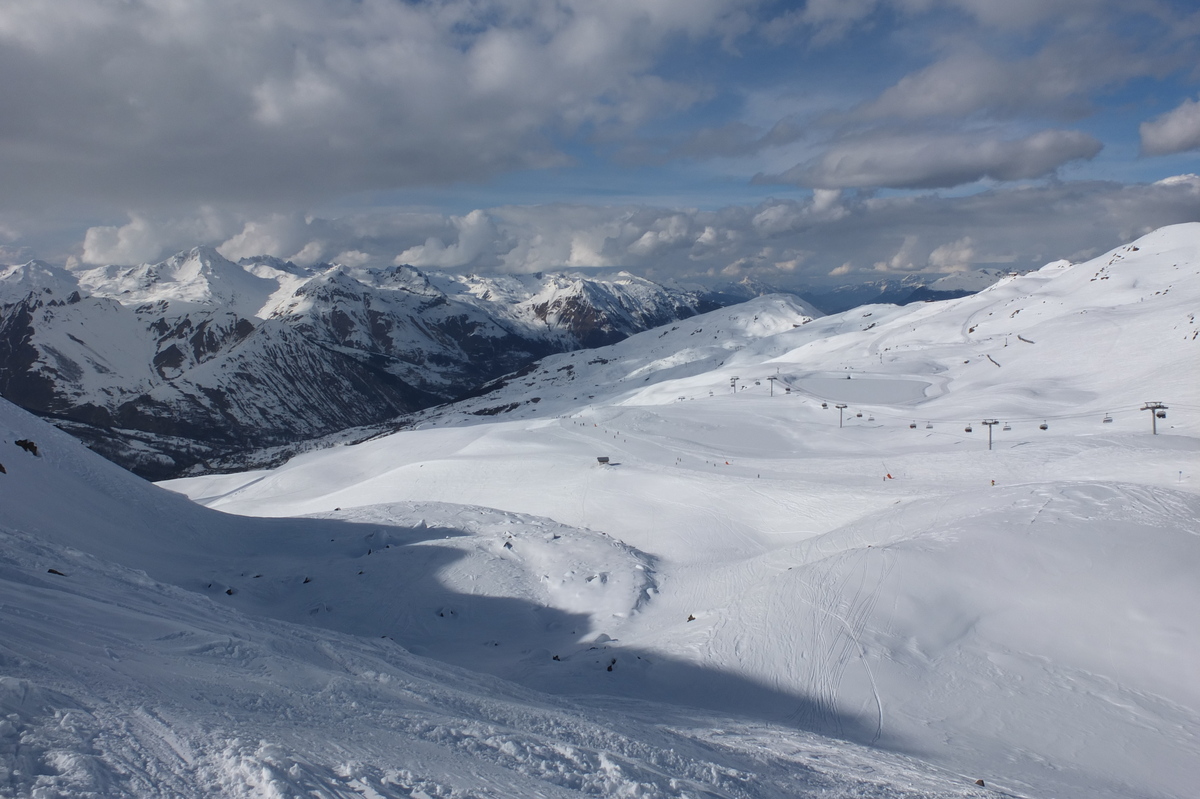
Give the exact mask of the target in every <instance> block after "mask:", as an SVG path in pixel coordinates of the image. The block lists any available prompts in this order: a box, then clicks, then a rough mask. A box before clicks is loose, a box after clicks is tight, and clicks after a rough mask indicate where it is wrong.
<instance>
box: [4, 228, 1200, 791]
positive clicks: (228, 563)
mask: <svg viewBox="0 0 1200 799" xmlns="http://www.w3.org/2000/svg"><path fill="white" fill-rule="evenodd" d="M1198 310H1200V224H1193V225H1181V226H1175V227H1171V228H1164V229H1162V230H1160V231H1157V232H1155V233H1152V234H1150V235H1148V236H1146V237H1144V238H1142V239H1140V240H1138V241H1135V242H1133V243H1132V244H1130V245H1127V246H1124V247H1121V248H1119V249H1117V250H1114V251H1113V252H1111V253H1107V254H1105V255H1103V256H1101V257H1099V258H1096V259H1094V260H1092V261H1089V262H1086V263H1081V264H1068V263H1065V262H1060V263H1055V264H1050V265H1048V266H1047V267H1045V268H1043V269H1042V270H1040V271H1038V272H1035V273H1031V274H1029V275H1025V276H1020V277H1010V278H1006V279H1004V280H1002V281H1000V283H998V284H996V285H994V286H992V287H990V288H988V289H986V290H984V291H982V292H980V293H979V294H976V295H973V296H971V297H966V298H963V299H959V300H951V301H945V302H937V303H928V304H923V305H917V306H907V307H903V308H899V307H894V306H871V307H865V308H856V309H854V310H852V311H849V312H846V313H843V314H839V315H836V316H829V317H821V316H820V315H819V314H817V313H816V312H815V311H814V310H813V309H811V308H809V307H808V306H806V305H804V304H803V303H800V302H798V301H796V300H795V299H794V298H786V297H780V296H774V297H763V298H760V299H758V300H755V301H753V302H751V303H747V304H744V305H740V306H736V307H733V308H727V309H724V310H721V311H717V312H713V313H711V314H707V315H704V316H700V317H695V318H693V319H690V320H687V321H685V322H680V323H676V324H674V325H671V326H669V327H667V328H660V329H658V330H652V331H648V332H646V333H643V334H639V335H637V336H634V337H631V338H629V339H627V340H626V341H624V342H621V343H620V344H617V345H613V346H612V347H607V348H604V349H601V350H591V351H586V352H578V353H574V354H568V355H561V356H555V357H552V358H549V359H547V360H545V361H543V362H540V363H539V364H538V365H536V366H535V367H534V368H532V369H530V370H527V371H526V373H524V374H521V375H518V376H514V377H512V378H510V379H509V380H507V381H506V383H505V384H504V385H501V386H498V387H496V388H495V390H494V391H492V392H490V393H488V394H485V395H483V396H480V397H476V398H474V399H472V400H468V401H466V402H463V403H459V404H457V405H453V406H446V407H443V408H440V409H435V410H433V411H430V412H427V413H425V414H424V415H422V416H421V417H420V418H418V419H416V420H414V424H413V426H412V429H408V430H405V431H403V432H400V433H396V434H393V435H390V436H387V437H382V438H378V439H376V440H372V441H368V442H365V443H362V444H358V445H354V446H345V447H337V448H334V449H329V450H323V451H319V452H311V453H308V454H306V455H303V456H300V457H298V458H296V459H294V460H292V461H291V462H289V463H288V464H286V465H284V466H282V467H280V468H278V469H274V470H271V471H260V472H250V473H242V474H232V475H221V476H208V477H201V478H193V479H189V480H180V481H172V482H170V483H168V484H166V486H167V487H168V488H170V489H171V491H164V490H162V489H161V488H158V487H154V486H151V485H149V484H146V483H144V482H142V481H140V480H138V479H137V478H134V477H132V476H130V475H128V474H127V473H125V472H123V471H122V470H120V469H119V468H117V467H115V466H113V465H111V464H109V463H108V462H106V461H103V460H101V459H99V458H98V457H96V456H94V455H93V454H92V453H90V452H88V451H87V450H86V449H85V448H84V447H83V446H82V445H81V444H78V443H77V442H75V441H74V440H73V439H71V438H69V437H67V436H66V435H65V434H62V433H59V432H58V431H56V430H54V429H53V428H51V427H49V426H48V425H46V424H44V423H42V422H40V421H39V420H37V419H35V418H33V417H31V416H28V415H27V414H24V413H22V412H20V411H18V410H16V409H15V408H13V407H12V406H10V405H7V404H3V405H0V437H2V439H3V442H4V443H3V445H2V446H0V463H3V465H4V466H5V467H6V473H5V474H0V492H2V493H0V498H2V502H3V516H2V517H0V534H2V535H3V539H4V546H3V549H2V550H0V552H2V553H3V554H2V560H0V603H2V605H3V613H0V675H2V676H0V796H46V797H50V796H69V797H76V796H78V797H83V796H126V795H128V796H164V795H167V796H272V797H273V796H286V797H292V796H337V797H345V796H360V795H361V796H368V797H375V796H385V797H393V796H400V797H407V796H411V797H464V798H465V797H512V796H544V797H555V796H579V795H587V796H611V797H626V796H629V797H633V796H637V797H747V798H749V797H780V798H782V797H801V796H845V797H984V796H1021V797H1078V798H1079V799H1083V798H1084V797H1088V798H1089V799H1090V798H1091V797H1112V798H1113V799H1115V798H1116V797H1190V796H1194V795H1195V794H1196V785H1198V784H1200V681H1197V680H1196V678H1195V675H1196V666H1195V664H1196V663H1197V662H1200V615H1198V614H1197V613H1196V608H1197V607H1200V580H1197V575H1198V574H1200V521H1198V520H1200V497H1198V496H1197V492H1198V483H1197V474H1196V473H1197V466H1198V461H1200V458H1198V454H1200V421H1198V420H1200V357H1198V355H1200V340H1197V337H1198V331H1200V324H1198V323H1197V320H1196V313H1197V312H1198ZM735 378H736V380H735ZM1147 403H1161V404H1163V405H1165V406H1167V407H1166V408H1165V410H1164V413H1165V416H1164V417H1163V418H1158V417H1157V416H1153V417H1152V414H1154V413H1155V411H1154V410H1153V409H1151V410H1142V408H1143V407H1144V406H1145V405H1146V404H1147ZM838 405H844V406H845V407H844V408H838V407H837V406H838ZM860 414H861V415H860ZM839 419H840V422H839ZM1106 420H1111V421H1106ZM985 421H995V422H996V424H995V425H990V426H989V425H984V424H983V422H985ZM1152 421H1153V423H1154V424H1155V425H1156V426H1157V435H1152V434H1151V424H1152ZM1043 425H1044V429H1043ZM968 427H970V428H971V431H970V432H968V431H967V428H968ZM989 433H990V436H991V441H992V448H991V449H990V450H989V448H988V441H989ZM18 439H20V440H30V441H33V442H36V445H37V447H38V454H37V455H34V454H32V453H31V452H27V451H25V450H23V449H18V448H17V447H15V446H13V442H15V441H16V440H18ZM600 458H607V459H608V460H607V463H606V464H601V463H600V462H599V461H598V459H600ZM172 492H175V493H172ZM183 495H186V496H183ZM188 497H190V498H191V499H190V500H189V499H188ZM202 506H207V507H202ZM217 511H221V512H220V513H219V512H217ZM51 569H53V570H54V572H59V573H54V572H51V571H50V570H51ZM976 780H982V781H983V783H984V784H983V785H978V784H976Z"/></svg>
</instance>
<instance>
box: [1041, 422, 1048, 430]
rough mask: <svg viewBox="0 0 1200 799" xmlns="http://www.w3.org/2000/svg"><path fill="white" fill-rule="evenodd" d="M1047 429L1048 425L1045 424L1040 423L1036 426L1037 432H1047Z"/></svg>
mask: <svg viewBox="0 0 1200 799" xmlns="http://www.w3.org/2000/svg"><path fill="white" fill-rule="evenodd" d="M1049 429H1050V425H1048V424H1046V423H1045V422H1042V423H1041V424H1039V425H1038V430H1049Z"/></svg>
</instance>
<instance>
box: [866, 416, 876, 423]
mask: <svg viewBox="0 0 1200 799" xmlns="http://www.w3.org/2000/svg"><path fill="white" fill-rule="evenodd" d="M867 421H868V422H873V421H875V416H874V415H871V416H868V417H867Z"/></svg>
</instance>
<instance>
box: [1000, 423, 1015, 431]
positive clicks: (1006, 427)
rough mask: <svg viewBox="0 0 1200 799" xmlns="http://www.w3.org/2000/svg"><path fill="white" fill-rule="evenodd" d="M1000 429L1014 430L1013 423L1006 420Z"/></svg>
mask: <svg viewBox="0 0 1200 799" xmlns="http://www.w3.org/2000/svg"><path fill="white" fill-rule="evenodd" d="M1000 429H1001V430H1012V425H1011V424H1009V423H1008V422H1005V423H1004V427H1001V428H1000Z"/></svg>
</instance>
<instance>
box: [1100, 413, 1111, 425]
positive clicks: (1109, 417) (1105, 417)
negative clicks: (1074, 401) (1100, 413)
mask: <svg viewBox="0 0 1200 799" xmlns="http://www.w3.org/2000/svg"><path fill="white" fill-rule="evenodd" d="M1100 421H1102V422H1104V424H1112V417H1111V416H1109V415H1108V414H1107V413H1106V414H1104V418H1103V419H1101V420H1100Z"/></svg>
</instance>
